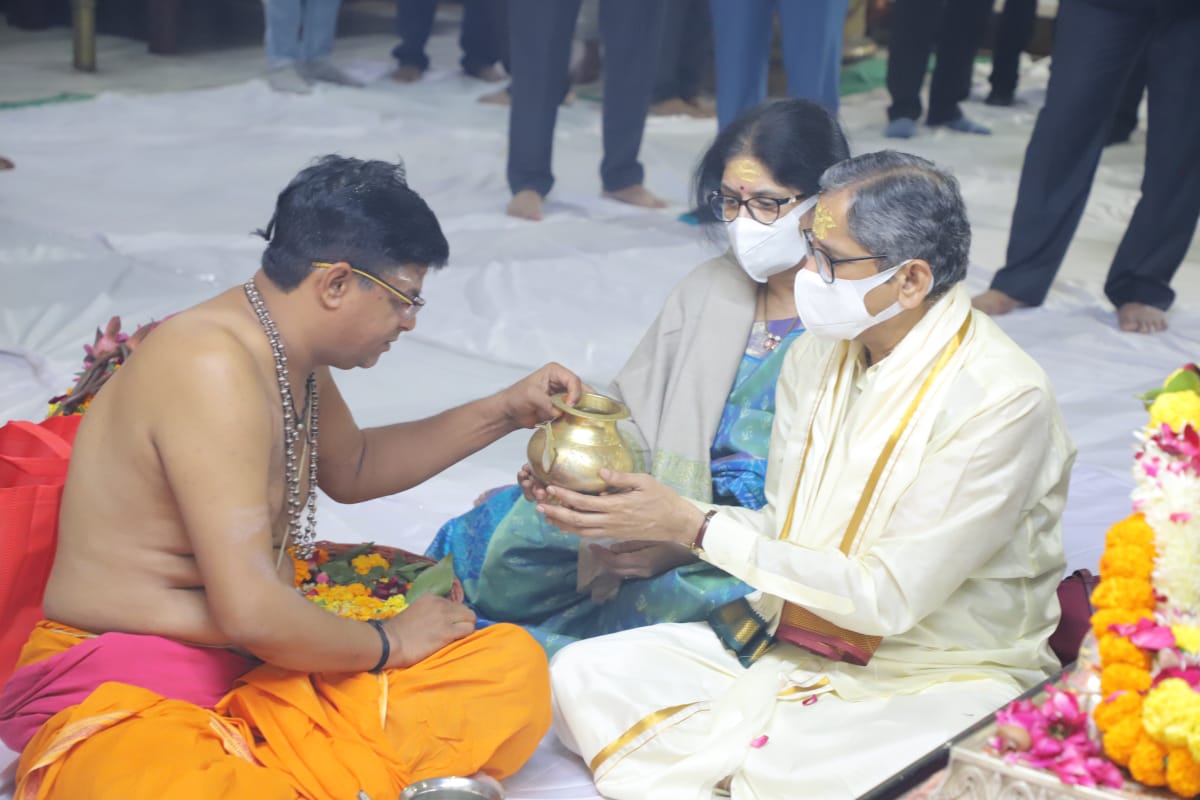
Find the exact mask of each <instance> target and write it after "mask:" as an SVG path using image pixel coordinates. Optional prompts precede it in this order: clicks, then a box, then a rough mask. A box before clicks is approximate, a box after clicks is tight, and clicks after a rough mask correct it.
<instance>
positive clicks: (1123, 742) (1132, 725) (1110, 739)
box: [1104, 717, 1146, 767]
mask: <svg viewBox="0 0 1200 800" xmlns="http://www.w3.org/2000/svg"><path fill="white" fill-rule="evenodd" d="M1145 735H1146V732H1145V731H1144V730H1142V720H1141V719H1140V718H1138V717H1126V718H1125V719H1123V720H1121V721H1120V722H1118V723H1117V724H1116V725H1113V726H1112V727H1111V728H1109V729H1108V730H1107V731H1105V733H1104V754H1105V755H1107V756H1108V757H1109V758H1110V759H1112V761H1113V763H1115V764H1119V765H1121V766H1122V767H1123V766H1125V765H1126V764H1128V763H1129V757H1130V756H1131V755H1133V748H1134V747H1136V746H1137V743H1138V739H1140V738H1141V737H1142V736H1145Z"/></svg>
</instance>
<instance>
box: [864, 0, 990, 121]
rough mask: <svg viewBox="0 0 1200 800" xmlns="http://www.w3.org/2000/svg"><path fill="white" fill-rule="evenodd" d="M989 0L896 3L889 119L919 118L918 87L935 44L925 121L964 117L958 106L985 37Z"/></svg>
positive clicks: (906, 0) (890, 58) (899, 0)
mask: <svg viewBox="0 0 1200 800" xmlns="http://www.w3.org/2000/svg"><path fill="white" fill-rule="evenodd" d="M991 14H992V0H896V3H895V5H894V6H893V7H892V15H891V20H892V34H891V39H890V41H889V43H888V71H887V87H888V92H890V93H891V95H892V105H891V107H890V108H888V119H899V118H901V117H906V118H908V119H919V118H920V116H921V83H922V82H923V81H924V79H925V72H926V69H927V68H928V66H929V56H930V54H931V53H932V52H933V51H934V44H935V43H936V45H937V66H936V67H934V70H933V80H932V81H931V82H930V84H929V115H928V116H927V117H926V122H928V123H929V124H930V125H942V124H945V123H947V122H953V121H954V120H956V119H958V118H959V117H961V116H962V110H961V109H959V107H958V104H959V103H960V102H962V101H963V100H966V99H967V96H968V95H969V94H970V93H971V72H972V70H973V69H974V66H973V65H974V62H975V54H976V53H977V52H978V51H979V45H980V44H981V43H982V42H983V35H984V33H986V32H987V23H988V19H989V18H990V17H991Z"/></svg>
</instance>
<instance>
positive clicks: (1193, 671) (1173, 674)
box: [1154, 667, 1200, 691]
mask: <svg viewBox="0 0 1200 800" xmlns="http://www.w3.org/2000/svg"><path fill="white" fill-rule="evenodd" d="M1167 678H1179V679H1181V680H1184V681H1187V683H1188V685H1189V686H1191V687H1192V688H1193V689H1195V690H1197V691H1200V667H1186V668H1184V667H1166V668H1165V669H1160V670H1159V671H1158V674H1157V675H1155V676H1154V685H1155V686H1157V685H1158V684H1159V683H1161V682H1162V681H1165V680H1166V679H1167Z"/></svg>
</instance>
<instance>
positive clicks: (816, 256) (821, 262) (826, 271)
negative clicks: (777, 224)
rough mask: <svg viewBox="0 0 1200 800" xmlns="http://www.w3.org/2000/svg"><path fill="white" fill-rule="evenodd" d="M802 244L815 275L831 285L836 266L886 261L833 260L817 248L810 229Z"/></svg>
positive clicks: (859, 258)
mask: <svg viewBox="0 0 1200 800" xmlns="http://www.w3.org/2000/svg"><path fill="white" fill-rule="evenodd" d="M802 233H803V234H804V243H805V244H806V245H808V255H809V257H810V258H811V259H812V260H813V261H814V262H815V263H816V265H817V274H818V275H820V276H821V280H823V281H825V282H826V283H833V268H834V267H836V266H837V265H838V264H849V263H850V262H852V261H876V260H879V259H886V258H887V256H856V257H854V258H834V257H833V256H831V255H829V253H828V252H826V251H825V250H824V249H822V248H820V247H818V246H817V241H816V237H815V236H814V235H813V232H812V228H805V229H804V230H803V231H802Z"/></svg>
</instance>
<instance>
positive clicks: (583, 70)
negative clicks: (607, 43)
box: [571, 39, 604, 83]
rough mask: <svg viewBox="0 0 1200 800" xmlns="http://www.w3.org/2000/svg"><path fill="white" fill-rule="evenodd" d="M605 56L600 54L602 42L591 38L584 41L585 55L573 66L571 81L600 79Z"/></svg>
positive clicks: (581, 81) (582, 81)
mask: <svg viewBox="0 0 1200 800" xmlns="http://www.w3.org/2000/svg"><path fill="white" fill-rule="evenodd" d="M603 67H604V58H603V57H602V56H601V55H600V42H599V41H598V40H596V39H589V40H587V41H585V42H584V43H583V55H582V56H581V57H580V59H579V60H578V61H577V62H575V65H574V66H572V67H571V83H592V82H593V81H598V80H600V71H601V70H602V69H603Z"/></svg>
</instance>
